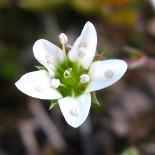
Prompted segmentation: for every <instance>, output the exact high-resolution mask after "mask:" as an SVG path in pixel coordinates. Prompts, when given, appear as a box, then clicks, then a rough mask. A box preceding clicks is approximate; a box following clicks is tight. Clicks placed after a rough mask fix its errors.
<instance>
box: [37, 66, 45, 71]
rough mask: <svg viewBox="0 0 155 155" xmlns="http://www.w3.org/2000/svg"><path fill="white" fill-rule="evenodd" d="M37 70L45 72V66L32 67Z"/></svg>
mask: <svg viewBox="0 0 155 155" xmlns="http://www.w3.org/2000/svg"><path fill="white" fill-rule="evenodd" d="M34 67H35V68H37V69H38V70H47V69H46V67H45V66H34Z"/></svg>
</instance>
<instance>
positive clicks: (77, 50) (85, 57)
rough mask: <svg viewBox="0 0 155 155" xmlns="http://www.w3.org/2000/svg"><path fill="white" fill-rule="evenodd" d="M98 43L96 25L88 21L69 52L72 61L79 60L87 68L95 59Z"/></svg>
mask: <svg viewBox="0 0 155 155" xmlns="http://www.w3.org/2000/svg"><path fill="white" fill-rule="evenodd" d="M96 45H97V34H96V30H95V27H94V25H93V24H92V23H91V22H87V23H86V24H85V26H84V28H83V30H82V32H81V35H80V36H79V37H78V38H77V40H76V41H75V43H74V44H73V47H72V49H71V51H70V52H69V53H68V56H69V59H70V60H71V61H78V62H79V63H80V64H81V65H82V66H83V67H84V68H85V69H88V68H89V66H90V64H91V63H92V61H93V58H94V55H95V51H96Z"/></svg>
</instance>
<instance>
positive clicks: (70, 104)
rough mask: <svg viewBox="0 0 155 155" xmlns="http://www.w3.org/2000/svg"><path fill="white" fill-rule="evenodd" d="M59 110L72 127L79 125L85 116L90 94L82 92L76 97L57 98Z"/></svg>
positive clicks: (89, 102)
mask: <svg viewBox="0 0 155 155" xmlns="http://www.w3.org/2000/svg"><path fill="white" fill-rule="evenodd" d="M58 102H59V105H60V109H61V112H62V114H63V116H64V118H65V120H66V122H67V123H68V124H69V125H70V126H72V127H74V128H77V127H79V126H80V125H81V124H82V123H83V122H84V121H85V120H86V118H87V116H88V113H89V110H90V106H91V96H90V94H83V95H81V96H79V97H77V98H73V97H65V98H62V99H59V100H58Z"/></svg>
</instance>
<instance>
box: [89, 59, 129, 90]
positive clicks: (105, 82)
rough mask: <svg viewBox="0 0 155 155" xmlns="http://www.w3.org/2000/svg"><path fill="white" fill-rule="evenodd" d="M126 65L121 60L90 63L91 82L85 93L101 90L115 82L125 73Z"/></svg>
mask: <svg viewBox="0 0 155 155" xmlns="http://www.w3.org/2000/svg"><path fill="white" fill-rule="evenodd" d="M126 70H127V64H126V62H125V61H123V60H115V59H112V60H105V61H96V62H94V63H92V65H91V66H90V70H89V75H90V78H91V82H90V83H89V85H88V87H87V89H86V92H91V91H95V90H99V89H103V88H105V87H108V86H110V85H112V84H113V83H115V82H117V81H118V80H119V79H120V78H121V77H122V76H123V75H124V73H125V72H126Z"/></svg>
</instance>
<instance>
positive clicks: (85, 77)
mask: <svg viewBox="0 0 155 155" xmlns="http://www.w3.org/2000/svg"><path fill="white" fill-rule="evenodd" d="M89 81H90V77H89V75H88V74H82V75H81V76H80V82H81V83H88V82H89Z"/></svg>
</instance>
